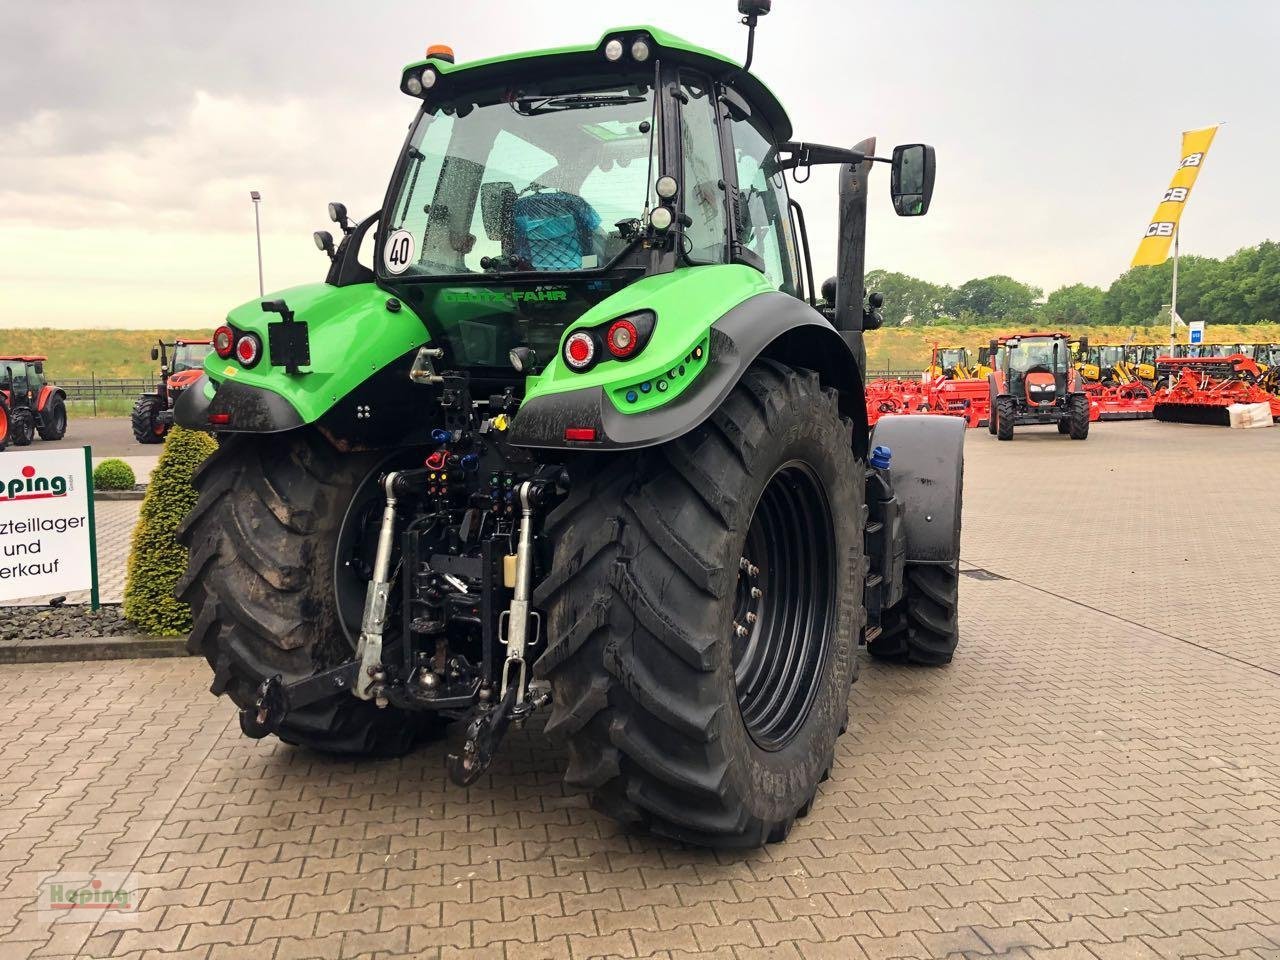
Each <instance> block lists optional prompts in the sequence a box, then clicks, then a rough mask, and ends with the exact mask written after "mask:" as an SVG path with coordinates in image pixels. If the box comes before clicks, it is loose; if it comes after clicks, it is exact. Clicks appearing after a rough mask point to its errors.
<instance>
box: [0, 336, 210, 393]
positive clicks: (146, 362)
mask: <svg viewBox="0 0 1280 960" xmlns="http://www.w3.org/2000/svg"><path fill="white" fill-rule="evenodd" d="M210 333H212V328H207V329H204V330H60V329H49V328H47V327H35V328H25V329H18V330H15V329H0V353H5V354H36V355H40V354H43V355H44V356H47V357H48V358H49V363H48V366H47V373H48V375H49V379H51V380H53V381H54V382H57V380H58V378H59V377H63V378H67V379H75V378H85V379H87V378H88V377H89V375H90V374H93V375H94V376H95V377H106V378H116V377H118V378H129V377H146V376H148V375H152V376H154V375H155V374H156V373H157V372H158V371H159V364H157V363H153V362H152V360H151V348H152V347H153V346H155V344H156V341H157V340H159V339H161V338H162V337H163V338H164V339H165V340H166V341H171V340H173V339H174V337H198V338H205V337H208V336H209V335H210Z"/></svg>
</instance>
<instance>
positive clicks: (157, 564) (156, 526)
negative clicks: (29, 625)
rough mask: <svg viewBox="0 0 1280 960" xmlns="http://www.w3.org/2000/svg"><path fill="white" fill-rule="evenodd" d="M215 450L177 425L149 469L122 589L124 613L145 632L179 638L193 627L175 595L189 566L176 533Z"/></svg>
mask: <svg viewBox="0 0 1280 960" xmlns="http://www.w3.org/2000/svg"><path fill="white" fill-rule="evenodd" d="M216 449H218V445H217V444H216V443H215V442H214V440H213V438H212V437H211V436H209V435H208V434H207V433H200V432H199V431H196V430H184V429H183V428H182V427H176V426H175V427H174V428H173V429H172V430H170V431H169V436H168V437H167V438H166V439H165V442H164V450H163V452H162V453H161V454H160V462H159V463H158V464H156V468H155V469H154V470H153V471H152V472H151V480H150V482H149V483H148V484H147V493H146V496H145V497H143V500H142V513H141V516H139V518H138V525H137V526H136V527H135V528H134V530H133V548H132V550H131V551H130V553H129V574H128V578H127V579H126V581H125V588H124V615H125V617H127V618H128V619H129V620H130V621H132V622H133V623H134V624H135V625H136V626H137V627H138V628H139V629H141V630H143V631H144V632H146V633H149V634H153V635H155V636H165V637H176V636H181V635H182V634H184V633H186V632H188V631H189V630H190V629H191V611H190V610H189V609H188V608H187V605H186V604H185V603H182V602H181V601H180V600H178V599H176V598H175V597H174V595H173V590H174V587H175V586H176V585H177V583H178V580H179V578H180V577H181V576H182V574H183V573H184V572H185V570H186V569H187V551H186V548H185V547H183V546H182V545H181V544H179V543H178V541H177V540H175V539H174V533H175V532H176V531H177V529H178V525H179V524H180V523H182V520H183V518H184V517H185V516H186V515H187V513H188V512H189V511H190V510H191V508H192V507H193V506H194V505H195V502H196V491H195V488H194V487H192V485H191V478H192V476H193V475H194V474H195V472H196V468H197V467H199V466H200V464H201V463H203V462H204V460H205V458H206V457H208V456H209V454H211V453H213V452H214V451H215V450H216Z"/></svg>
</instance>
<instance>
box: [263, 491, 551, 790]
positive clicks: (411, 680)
mask: <svg viewBox="0 0 1280 960" xmlns="http://www.w3.org/2000/svg"><path fill="white" fill-rule="evenodd" d="M434 479H435V473H434V472H432V471H431V470H430V469H427V470H402V471H397V472H392V473H388V474H387V475H386V476H385V477H384V478H382V480H381V482H380V483H381V486H382V489H383V493H384V494H385V498H386V499H385V502H384V506H383V510H382V517H381V522H380V524H379V528H378V541H377V548H376V557H375V561H374V564H373V568H372V570H371V577H370V581H369V584H368V587H367V590H366V595H365V603H364V610H363V617H362V619H361V631H360V639H359V644H358V646H357V648H356V651H355V656H354V657H353V658H352V659H350V660H347V661H346V662H344V663H341V664H339V665H338V666H336V667H332V668H330V669H328V670H324V671H321V672H320V673H317V674H315V675H314V676H311V677H308V678H306V679H304V680H300V681H297V682H294V683H286V682H285V681H284V680H283V678H282V677H281V676H280V675H278V674H277V675H275V676H272V677H269V678H268V679H266V680H264V681H263V682H262V684H261V686H259V688H258V691H257V697H256V699H255V701H254V703H253V705H252V706H251V707H247V708H245V709H243V710H241V711H240V728H241V729H242V730H243V731H244V733H245V734H246V735H247V736H249V737H253V738H255V739H258V738H261V737H265V736H267V735H268V734H271V733H276V732H277V731H278V730H279V729H280V726H281V724H282V723H283V721H284V719H285V717H286V715H287V714H288V713H289V712H290V711H292V710H297V709H299V708H301V707H305V706H308V705H310V704H313V703H316V702H318V701H320V700H324V699H326V698H328V697H333V696H355V697H359V698H360V699H362V700H370V701H373V702H374V703H375V704H376V705H377V706H379V707H386V706H389V705H390V704H395V705H396V706H397V707H399V708H401V709H407V710H424V709H426V710H434V711H436V712H437V713H440V714H443V715H444V716H450V717H455V718H460V719H459V723H458V724H456V725H455V728H454V729H455V730H456V731H458V736H457V739H456V740H455V744H456V745H455V747H454V748H453V749H452V750H450V752H449V754H448V756H447V758H446V767H447V769H448V772H449V777H450V779H452V780H453V781H454V782H455V783H457V784H459V785H461V786H467V785H469V784H472V783H474V782H475V781H476V780H477V779H479V777H480V776H482V775H483V774H484V772H485V771H486V770H488V768H489V765H490V764H491V763H492V762H493V756H494V754H495V752H496V751H497V749H498V746H499V745H500V744H501V742H502V738H503V737H504V736H505V735H506V733H507V731H508V729H510V727H511V725H512V724H515V725H516V726H522V725H523V724H524V722H525V721H526V720H527V719H528V718H529V716H530V714H532V713H533V711H534V710H536V709H538V708H539V707H542V706H544V705H546V704H547V703H548V702H550V700H551V687H550V685H549V684H547V683H545V682H543V683H533V684H531V683H530V682H529V679H528V675H529V670H528V664H527V660H526V650H527V648H528V646H529V645H530V644H532V643H536V642H537V640H538V638H539V632H540V630H541V627H542V624H541V617H540V616H539V614H538V613H537V612H536V611H534V610H532V609H531V608H530V596H531V594H532V588H533V564H534V559H533V553H534V529H535V524H536V519H537V518H536V514H537V508H538V507H539V506H541V505H543V504H544V502H545V500H546V495H547V491H548V488H549V484H548V482H547V481H545V480H526V481H524V482H522V483H520V484H519V486H518V487H517V488H516V489H515V490H514V491H513V493H514V497H513V499H514V500H515V503H516V504H517V505H518V508H519V511H520V512H519V517H520V521H519V526H518V529H515V528H514V527H513V528H512V529H511V533H512V534H513V535H514V537H513V539H514V540H515V541H516V543H515V547H516V551H515V554H514V556H509V557H508V560H509V561H512V562H511V563H510V569H511V573H510V574H508V576H509V577H510V579H509V580H508V581H507V585H508V587H509V588H510V590H511V595H510V602H509V604H508V606H507V607H506V609H503V610H501V612H500V615H496V616H495V618H494V619H495V621H496V625H497V629H496V631H495V645H500V646H501V647H505V648H506V653H505V657H504V658H503V660H502V665H501V671H500V677H501V680H500V682H499V683H498V684H496V685H495V684H494V683H492V682H490V681H488V680H486V679H485V676H484V674H483V673H480V674H473V673H469V672H467V668H468V667H469V666H470V665H469V664H467V663H466V661H465V660H462V658H458V660H459V662H454V661H449V662H444V661H441V662H439V663H437V660H438V659H439V657H438V656H437V657H432V656H430V655H429V654H428V653H425V652H423V653H420V654H417V655H416V659H415V660H414V661H413V662H412V663H403V664H399V663H396V662H395V661H396V660H397V658H399V657H402V656H403V654H402V653H393V652H392V651H393V650H395V647H390V648H388V647H384V645H383V639H384V631H385V630H386V626H387V621H388V607H389V606H390V603H391V595H392V588H393V586H394V585H395V581H396V578H397V577H398V576H402V575H404V573H403V568H404V560H403V559H401V561H399V562H397V563H393V562H392V553H393V547H394V545H395V539H396V536H397V529H398V526H399V522H400V516H399V514H400V509H401V502H400V501H401V500H402V498H404V497H406V496H408V497H413V496H418V495H422V494H424V493H425V494H427V495H430V494H431V493H433V492H434V488H433V486H432V484H433V482H434ZM402 536H404V537H406V538H408V537H409V536H410V535H409V534H407V533H405V534H402ZM406 542H407V541H406ZM405 549H406V550H408V549H409V547H407V546H406V548H405ZM448 561H449V558H448V557H445V558H444V559H438V558H434V557H433V560H432V562H433V563H436V562H438V563H440V564H442V565H443V564H447V563H448ZM503 566H504V565H503V564H501V563H497V564H495V565H493V567H492V568H491V574H490V575H492V576H496V577H498V578H499V579H501V577H502V569H503ZM449 569H458V570H463V569H464V568H463V567H461V566H458V567H455V568H451V567H449V566H447V565H443V566H441V567H438V568H436V573H437V574H438V575H439V578H440V579H442V580H443V581H444V582H445V583H446V584H447V585H448V588H449V589H450V590H454V591H457V592H459V593H460V594H461V595H462V596H463V598H464V599H467V600H468V604H467V605H470V604H472V603H475V602H478V601H475V600H471V599H470V598H472V597H474V596H476V594H475V592H474V590H475V588H474V587H472V588H468V587H467V585H466V584H465V583H464V582H463V581H461V580H459V579H458V577H457V576H455V575H454V574H452V573H448V572H447V571H448V570H449ZM466 569H470V568H466ZM427 573H428V574H432V572H431V570H430V569H428V571H427ZM419 574H420V575H421V571H419ZM432 575H434V574H432ZM495 614H497V611H495ZM403 616H404V617H405V620H406V630H408V629H410V628H411V627H412V626H414V621H413V618H412V616H411V615H410V614H408V613H405V614H403ZM423 626H424V627H430V628H438V624H435V623H428V622H426V620H425V619H424V623H423ZM452 673H457V674H458V678H455V680H454V681H452V682H450V681H449V680H448V679H447V678H448V677H449V676H451V675H452ZM445 683H448V684H449V688H450V689H451V691H452V692H450V689H442V684H445ZM459 688H462V690H465V691H466V692H465V693H463V692H462V690H460V689H459ZM464 711H465V712H464Z"/></svg>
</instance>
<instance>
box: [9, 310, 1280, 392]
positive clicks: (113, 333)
mask: <svg viewBox="0 0 1280 960" xmlns="http://www.w3.org/2000/svg"><path fill="white" fill-rule="evenodd" d="M1022 329H1026V328H1025V327H1024V326H1017V325H1010V326H1007V327H979V326H968V327H964V326H945V327H943V326H940V327H894V328H893V329H889V330H877V331H875V332H874V333H869V334H867V360H868V363H867V366H868V368H869V369H870V370H871V371H873V372H874V371H877V370H921V369H923V368H924V367H925V366H926V365H927V364H928V362H929V356H930V354H931V352H932V350H933V344H934V343H935V342H936V343H938V344H939V345H940V346H944V347H946V346H965V347H969V348H970V350H975V351H976V349H977V348H978V347H979V346H982V345H983V344H985V343H986V342H987V341H988V340H990V339H991V338H992V337H995V336H998V335H999V334H1001V333H1011V332H1013V331H1014V330H1022ZM1070 332H1073V333H1075V334H1082V333H1083V334H1086V335H1087V336H1088V337H1089V339H1090V341H1092V342H1093V343H1126V342H1129V341H1132V342H1134V343H1162V342H1167V337H1168V332H1167V331H1165V330H1162V329H1158V328H1155V327H1137V326H1134V327H1082V328H1077V329H1076V330H1074V331H1070ZM209 334H210V331H209V330H183V331H167V330H166V331H162V330H51V329H47V328H35V329H25V330H15V329H0V353H36V354H45V355H46V356H48V358H49V365H48V372H49V376H50V378H51V379H53V380H54V381H56V380H57V379H58V378H59V377H64V378H75V377H85V378H87V377H88V376H89V375H90V374H93V375H94V376H96V377H108V378H110V377H146V376H148V375H154V374H155V373H156V368H157V365H156V364H155V363H153V362H152V360H151V347H152V346H154V345H155V342H156V340H158V339H160V338H161V337H162V336H163V337H164V339H165V340H172V339H173V338H174V337H175V336H186V337H207V336H209ZM1183 336H1184V337H1185V332H1184V334H1183ZM1208 340H1209V342H1210V343H1238V342H1243V343H1261V342H1267V343H1269V342H1280V323H1259V324H1254V325H1251V326H1235V327H1233V326H1217V327H1210V328H1209V330H1208ZM130 402H132V401H130ZM99 406H100V407H101V405H99ZM99 412H101V409H100V410H99Z"/></svg>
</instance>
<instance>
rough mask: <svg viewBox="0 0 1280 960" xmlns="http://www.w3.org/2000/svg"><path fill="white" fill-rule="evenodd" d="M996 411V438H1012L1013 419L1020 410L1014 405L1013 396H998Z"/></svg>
mask: <svg viewBox="0 0 1280 960" xmlns="http://www.w3.org/2000/svg"><path fill="white" fill-rule="evenodd" d="M995 413H996V439H997V440H1012V439H1013V421H1014V420H1015V419H1016V418H1017V415H1018V410H1017V407H1015V406H1014V401H1013V397H997V398H996V405H995Z"/></svg>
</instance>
